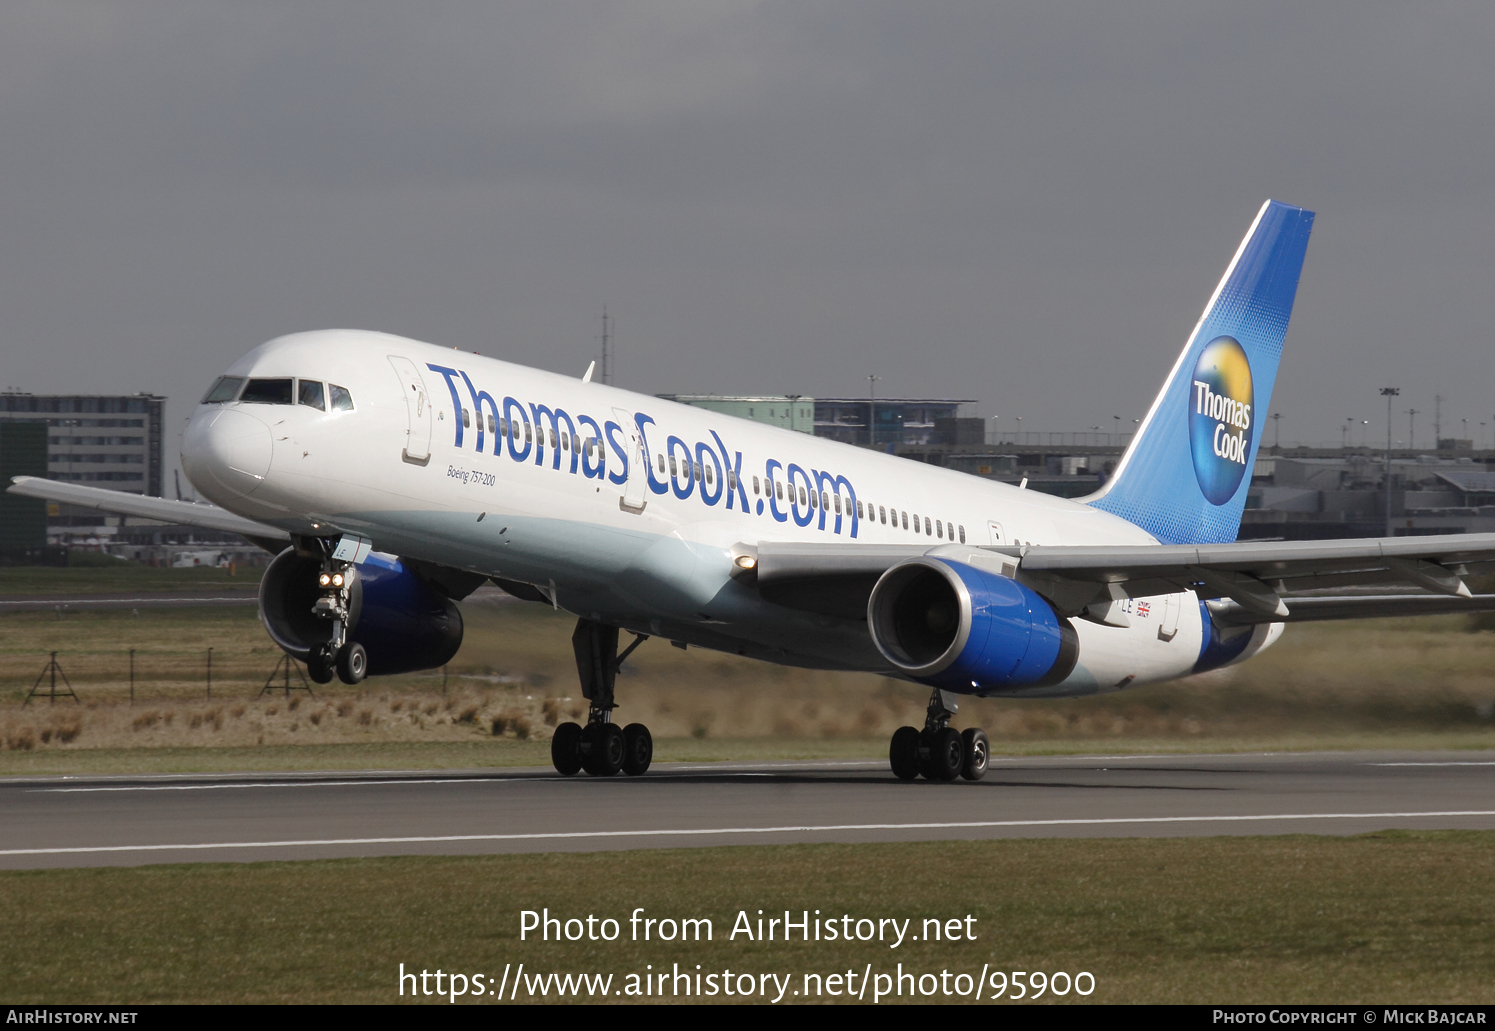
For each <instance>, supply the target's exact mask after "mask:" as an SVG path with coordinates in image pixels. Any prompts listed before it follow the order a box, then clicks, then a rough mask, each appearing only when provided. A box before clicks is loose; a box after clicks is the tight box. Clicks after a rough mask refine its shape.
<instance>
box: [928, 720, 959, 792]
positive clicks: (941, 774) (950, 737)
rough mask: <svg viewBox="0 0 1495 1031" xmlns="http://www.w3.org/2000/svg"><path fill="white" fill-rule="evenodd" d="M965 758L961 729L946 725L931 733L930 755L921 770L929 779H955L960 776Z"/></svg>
mask: <svg viewBox="0 0 1495 1031" xmlns="http://www.w3.org/2000/svg"><path fill="white" fill-rule="evenodd" d="M964 760H965V747H964V745H963V743H962V742H961V740H960V731H958V730H956V729H955V728H954V727H946V728H945V729H944V730H937V731H935V732H934V733H933V734H930V735H929V757H928V758H927V759H925V760H924V764H923V766H924V768H923V770H921V771H920V772H922V773H923V774H924V777H925V778H926V779H927V780H941V781H949V780H954V779H955V778H956V777H959V776H960V767H961V763H962V762H963V761H964Z"/></svg>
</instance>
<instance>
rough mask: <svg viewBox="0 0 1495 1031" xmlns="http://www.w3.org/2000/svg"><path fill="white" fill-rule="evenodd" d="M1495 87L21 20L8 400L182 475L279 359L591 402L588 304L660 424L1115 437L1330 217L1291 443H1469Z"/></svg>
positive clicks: (132, 17)
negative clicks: (224, 380)
mask: <svg viewBox="0 0 1495 1031" xmlns="http://www.w3.org/2000/svg"><path fill="white" fill-rule="evenodd" d="M1492 53H1495V9H1492V8H1491V7H1490V5H1489V4H1488V3H1484V4H1479V3H1468V4H1453V3H1446V4H1420V5H1406V4H1377V3H1373V2H1366V0H1357V2H1354V3H1351V2H1342V0H1333V2H1326V3H1320V4H1302V3H1291V4H1287V3H1283V4H1271V3H1256V2H1232V3H1224V4H1202V3H1200V2H1198V0H1191V2H1187V3H1183V2H1180V3H1130V4H1115V3H1106V4H1102V3H1096V4H1068V3H1061V2H1052V0H1051V2H1048V3H1044V4H1041V5H1039V4H1028V5H1013V6H1010V7H1009V6H1006V5H1002V4H997V3H991V2H980V3H969V4H967V3H932V2H928V0H925V2H921V3H918V4H914V3H901V4H885V3H875V2H870V0H855V2H845V3H835V2H827V3H815V2H805V0H795V2H792V3H747V2H744V3H711V2H706V0H683V2H679V3H674V2H633V3H612V4H590V3H561V2H556V0H545V2H537V3H528V4H505V3H491V2H490V3H481V4H471V5H468V4H444V3H431V2H425V3H421V4H408V3H407V4H399V5H382V4H378V3H370V2H367V0H359V2H357V3H349V4H335V3H318V4H315V5H303V4H295V3H266V4H254V3H247V2H235V3H230V4H213V3H208V2H204V0H193V2H191V3H183V4H171V3H133V2H126V0H111V2H108V3H98V4H78V3H68V2H62V0H45V2H38V3H31V4H25V3H8V4H6V5H4V7H3V8H0V354H3V367H0V386H10V387H16V388H19V389H22V390H28V391H33V392H75V391H77V392H106V393H107V392H119V391H137V390H149V391H153V392H158V393H165V394H167V395H169V397H170V401H169V403H168V416H169V421H170V423H171V425H172V426H173V427H174V429H173V434H172V436H173V438H174V437H175V436H176V435H177V430H178V429H179V427H180V425H181V422H182V420H183V419H184V418H185V417H186V415H187V414H188V413H189V412H190V408H191V405H192V403H194V402H195V401H196V399H197V397H198V396H199V395H200V394H201V392H202V390H203V389H204V387H205V386H206V385H207V384H208V383H209V381H210V380H211V379H212V377H213V376H214V375H216V374H217V373H218V372H219V371H220V370H221V369H222V367H223V366H225V365H227V364H228V363H229V362H230V361H232V360H233V359H234V358H235V357H237V356H238V355H239V354H241V353H243V352H244V351H246V350H248V349H249V348H251V347H253V346H255V345H257V344H258V343H260V342H262V341H264V340H266V339H269V338H271V337H274V336H276V335H279V334H281V333H285V332H290V331H296V330H304V329H316V328H323V327H329V326H355V327H363V328H369V329H380V330H387V331H390V332H395V333H403V334H408V335H411V336H415V337H418V338H421V339H424V340H430V341H433V342H436V343H440V344H447V345H452V346H457V347H461V348H463V349H467V350H477V351H481V352H483V353H484V354H490V355H497V356H501V357H505V358H510V359H513V360H516V361H521V362H525V363H529V364H533V365H538V366H541V367H544V368H548V369H554V370H557V371H564V372H568V373H575V374H578V375H579V374H580V373H581V372H582V371H583V370H584V369H585V368H586V364H587V361H588V360H589V359H590V358H591V357H593V355H594V354H595V352H596V349H597V342H596V336H597V334H598V333H599V331H600V322H599V319H598V316H599V315H600V313H601V310H602V307H603V305H604V304H606V305H607V307H608V310H609V311H610V312H611V313H613V314H614V315H615V316H616V317H617V355H618V359H617V377H616V381H617V382H619V383H620V384H621V385H623V386H627V387H631V388H634V389H638V390H642V391H646V392H650V393H657V392H667V391H711V392H728V393H736V392H747V391H755V392H756V391H767V392H775V393H783V392H794V393H801V394H811V395H821V396H832V395H861V394H864V393H865V391H866V390H867V376H868V374H869V373H873V374H876V375H877V376H879V377H880V382H878V384H877V391H878V393H879V394H880V395H883V396H888V395H910V396H925V395H939V396H964V397H972V398H978V399H979V400H980V407H979V409H978V411H979V413H980V414H983V415H986V416H991V415H997V416H999V417H1000V418H999V420H998V426H999V427H1000V428H1002V429H1009V428H1015V427H1016V417H1017V416H1022V417H1023V421H1022V427H1023V428H1024V429H1029V428H1031V429H1040V430H1082V429H1087V428H1089V427H1090V426H1093V425H1101V426H1103V427H1104V426H1108V424H1110V423H1111V422H1112V417H1113V416H1121V417H1123V418H1124V419H1126V420H1127V421H1130V420H1131V419H1133V418H1138V417H1140V416H1141V415H1142V414H1143V413H1144V412H1145V410H1146V408H1147V406H1148V404H1149V403H1150V402H1151V400H1152V397H1153V395H1154V394H1155V392H1156V391H1157V388H1158V385H1159V383H1160V382H1161V379H1162V377H1163V376H1164V374H1165V373H1166V372H1167V370H1168V367H1169V366H1170V364H1171V363H1172V361H1173V359H1174V357H1175V356H1176V354H1177V352H1178V350H1179V349H1180V347H1181V346H1182V345H1183V342H1184V339H1185V336H1186V334H1187V333H1188V331H1189V330H1190V329H1191V328H1192V326H1193V324H1194V322H1195V320H1196V319H1197V318H1198V316H1199V313H1200V310H1201V308H1202V307H1203V305H1204V303H1205V301H1206V300H1207V299H1208V297H1209V294H1210V291H1211V290H1212V289H1213V287H1214V285H1215V282H1216V281H1217V280H1218V278H1219V277H1220V275H1221V273H1222V272H1223V270H1224V266H1225V264H1226V262H1227V261H1228V260H1229V258H1230V255H1231V254H1232V252H1233V251H1234V249H1235V247H1236V245H1237V244H1238V242H1239V240H1240V238H1241V236H1242V235H1243V234H1244V232H1245V230H1246V229H1247V227H1248V226H1249V224H1250V221H1251V219H1252V217H1253V216H1254V215H1255V213H1256V210H1257V208H1258V207H1259V206H1260V205H1261V203H1262V201H1263V200H1264V199H1266V198H1267V197H1273V198H1276V199H1278V200H1281V201H1285V202H1287V203H1291V204H1298V205H1303V206H1305V207H1309V208H1312V209H1314V210H1315V211H1317V212H1318V221H1317V223H1316V226H1315V230H1314V235H1313V239H1312V242H1311V243H1310V245H1309V249H1308V260H1307V264H1306V265H1305V268H1304V274H1303V280H1302V283H1301V287H1300V290H1299V293H1298V303H1297V307H1296V309H1295V311H1294V314H1293V320H1292V324H1291V326H1290V328H1289V330H1288V338H1287V352H1286V355H1285V358H1284V361H1283V365H1282V374H1281V376H1280V378H1279V381H1278V384H1277V390H1276V393H1275V396H1274V397H1273V400H1272V410H1273V411H1279V412H1281V413H1283V419H1282V421H1281V433H1282V439H1283V441H1284V442H1287V441H1289V440H1299V439H1301V440H1310V441H1326V442H1329V441H1332V442H1337V441H1338V440H1339V439H1340V427H1341V426H1342V425H1344V421H1345V419H1346V418H1347V417H1355V418H1357V419H1362V418H1363V419H1369V420H1370V421H1371V425H1370V437H1371V439H1372V440H1373V441H1374V440H1377V439H1381V440H1384V438H1385V408H1384V404H1383V403H1382V399H1381V398H1380V397H1379V396H1378V395H1377V390H1378V388H1379V387H1381V386H1382V385H1384V384H1386V383H1393V384H1397V385H1399V386H1401V387H1402V389H1403V397H1402V398H1401V399H1400V403H1399V405H1398V416H1397V420H1396V422H1395V430H1396V437H1397V438H1398V439H1402V438H1404V437H1405V436H1406V429H1407V417H1406V415H1405V414H1403V413H1404V410H1405V409H1406V408H1408V407H1415V408H1417V409H1420V410H1425V411H1427V412H1428V413H1429V414H1428V415H1418V416H1417V426H1418V438H1419V439H1418V443H1419V444H1421V443H1430V442H1431V438H1432V418H1431V414H1430V413H1431V410H1432V408H1433V398H1434V394H1435V393H1437V392H1439V391H1441V392H1442V393H1443V394H1444V395H1445V396H1446V397H1447V398H1448V400H1447V401H1446V402H1445V403H1444V406H1443V407H1444V434H1445V435H1452V434H1453V432H1454V430H1455V429H1456V428H1457V427H1458V420H1460V419H1468V420H1469V433H1470V435H1471V436H1473V435H1476V434H1477V433H1478V432H1479V431H1478V424H1479V423H1480V422H1485V423H1491V422H1492V420H1495V391H1492V390H1491V389H1490V387H1491V385H1492V373H1495V349H1492V347H1491V341H1490V333H1489V328H1488V327H1489V325H1490V321H1491V320H1490V319H1489V318H1488V317H1487V312H1488V310H1489V309H1490V307H1491V306H1492V305H1495V290H1492V286H1495V281H1492V271H1495V190H1492V186H1495V117H1492V112H1495V75H1492V71H1491V60H1490V55H1491V54H1492ZM1483 432H1484V434H1485V437H1486V439H1487V440H1488V439H1489V436H1490V433H1491V427H1490V426H1486V427H1485V428H1484V430H1483ZM1266 442H1267V443H1270V442H1271V441H1270V438H1268V439H1267V441H1266ZM173 445H174V441H173ZM173 450H174V447H173Z"/></svg>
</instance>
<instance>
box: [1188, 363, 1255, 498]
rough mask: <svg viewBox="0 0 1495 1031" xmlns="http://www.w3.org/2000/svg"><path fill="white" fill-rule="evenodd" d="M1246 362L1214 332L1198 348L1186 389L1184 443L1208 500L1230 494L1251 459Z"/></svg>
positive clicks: (1251, 398)
mask: <svg viewBox="0 0 1495 1031" xmlns="http://www.w3.org/2000/svg"><path fill="white" fill-rule="evenodd" d="M1254 402H1255V397H1254V395H1253V391H1252V385H1251V363H1250V362H1248V361H1247V360H1246V352H1245V351H1244V350H1242V348H1241V345H1240V344H1239V343H1237V342H1236V341H1235V340H1234V339H1232V338H1231V337H1223V336H1222V337H1215V339H1213V340H1211V341H1210V342H1209V344H1208V345H1206V346H1205V348H1204V350H1203V351H1202V352H1200V355H1199V362H1198V363H1197V364H1196V365H1195V366H1194V383H1193V389H1192V390H1190V392H1189V447H1190V449H1191V450H1192V451H1193V454H1194V475H1195V476H1196V477H1198V479H1199V489H1200V490H1202V491H1203V492H1204V496H1205V497H1206V498H1208V499H1209V502H1210V504H1212V505H1223V504H1225V503H1226V502H1227V501H1229V500H1230V499H1231V498H1232V497H1234V496H1235V492H1236V488H1238V487H1239V486H1240V485H1241V478H1242V477H1244V476H1245V474H1246V463H1247V462H1248V461H1249V460H1250V458H1251V427H1252V418H1251V414H1252V412H1251V406H1252V404H1253V403H1254Z"/></svg>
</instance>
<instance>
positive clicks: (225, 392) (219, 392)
mask: <svg viewBox="0 0 1495 1031" xmlns="http://www.w3.org/2000/svg"><path fill="white" fill-rule="evenodd" d="M243 385H244V377H243V376H219V377H218V379H217V380H215V381H214V383H213V385H212V386H211V387H209V388H208V392H207V393H206V394H204V395H203V399H202V403H203V404H205V405H218V404H222V403H223V402H225V401H232V400H233V399H234V395H235V394H237V393H238V392H239V388H240V387H242V386H243Z"/></svg>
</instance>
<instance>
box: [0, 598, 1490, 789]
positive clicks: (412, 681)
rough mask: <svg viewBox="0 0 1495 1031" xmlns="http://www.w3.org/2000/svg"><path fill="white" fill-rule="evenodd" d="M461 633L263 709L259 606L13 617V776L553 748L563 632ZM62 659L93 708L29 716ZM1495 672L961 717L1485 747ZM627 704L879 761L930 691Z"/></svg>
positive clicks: (1135, 743)
mask: <svg viewBox="0 0 1495 1031" xmlns="http://www.w3.org/2000/svg"><path fill="white" fill-rule="evenodd" d="M465 615H466V619H467V628H468V629H467V638H466V642H465V643H464V645H463V649H462V651H461V652H460V653H459V654H458V656H457V658H456V659H455V660H454V661H453V662H452V663H451V665H450V667H449V668H448V670H446V671H445V673H444V674H443V672H442V671H435V672H432V673H424V674H415V675H410V676H402V677H390V678H379V679H376V680H372V681H369V682H368V683H366V684H364V685H360V686H359V687H358V688H348V687H345V686H343V685H340V684H336V683H334V684H330V685H327V686H325V687H315V688H314V691H315V694H314V695H311V696H308V695H306V694H305V693H303V692H299V691H293V692H292V694H291V696H290V697H286V695H285V693H284V690H283V680H277V681H276V685H277V690H276V691H275V692H274V693H272V694H269V695H265V696H260V689H261V688H262V687H263V686H264V684H265V679H266V677H267V676H268V675H269V673H270V671H271V669H272V668H274V666H275V664H276V662H277V661H278V659H279V658H280V653H279V652H278V650H276V649H275V648H274V646H273V645H272V644H271V643H270V642H269V640H268V638H266V636H265V634H264V631H263V629H262V628H261V627H260V625H259V622H258V620H257V618H256V617H255V614H254V611H253V609H252V608H250V607H247V606H246V607H244V608H237V607H236V608H230V609H216V610H183V609H148V608H147V609H140V610H138V615H136V614H134V613H131V612H130V611H127V610H126V611H105V612H85V613H80V614H74V615H70V616H67V617H65V618H64V619H62V620H60V621H59V620H58V619H56V617H55V616H54V615H53V614H51V613H8V614H4V615H0V747H3V748H4V749H5V752H4V753H3V755H4V756H6V757H7V758H6V759H4V760H0V769H10V770H19V769H30V768H33V765H34V764H32V763H30V762H20V761H19V760H21V759H22V757H23V756H24V755H26V754H28V753H69V752H79V751H99V750H107V751H110V752H116V753H124V752H128V751H130V750H139V749H188V750H190V749H197V750H203V749H210V748H255V747H261V748H280V747H283V746H313V745H314V746H320V747H331V746H344V745H347V746H355V745H356V746H365V745H370V744H374V743H379V742H382V743H386V744H389V745H414V744H428V745H433V746H435V745H456V744H462V743H467V744H476V743H479V742H488V743H492V742H494V740H495V738H497V739H499V740H507V741H520V742H543V741H545V740H547V739H548V738H549V735H550V733H551V728H553V727H554V726H555V725H556V724H557V723H559V722H561V721H563V720H568V719H576V718H578V717H580V716H581V715H582V714H583V712H584V711H585V703H584V700H583V699H582V698H580V696H579V692H578V691H577V690H576V688H575V687H574V684H575V670H574V665H573V659H572V656H571V647H570V641H569V635H570V630H571V620H570V618H569V617H566V616H565V615H564V614H557V613H554V612H552V611H551V610H550V609H548V608H546V607H544V606H539V605H529V604H522V603H513V604H498V605H495V604H485V605H469V606H467V607H466V609H465ZM209 647H212V648H213V683H212V697H211V698H210V697H208V685H207V678H206V673H207V649H208V648H209ZM54 648H55V649H57V650H58V651H59V653H60V654H59V661H60V662H61V664H62V667H63V669H64V671H65V672H66V673H67V676H68V678H69V679H70V681H71V683H72V685H73V687H74V689H75V690H76V691H77V692H78V694H79V696H80V698H81V699H82V702H83V704H82V705H74V704H73V703H72V702H71V701H62V702H59V703H58V704H57V705H56V706H48V705H46V704H38V703H36V702H33V703H32V704H31V705H29V706H27V707H24V708H23V707H22V706H21V701H22V699H23V698H24V696H25V694H26V692H27V691H28V690H29V689H30V687H31V685H32V683H33V682H34V681H35V679H36V675H37V673H38V672H39V671H40V670H41V668H42V667H43V665H44V664H45V662H46V656H47V653H48V652H49V651H51V650H53V649H54ZM130 648H134V649H135V650H136V702H135V704H134V705H133V706H131V705H129V704H128V698H129V683H128V677H127V672H128V668H129V667H128V663H129V658H128V652H129V649H130ZM1492 669H1495V633H1491V632H1489V631H1480V632H1470V631H1469V629H1468V625H1467V623H1466V622H1465V621H1464V620H1463V619H1461V618H1459V617H1443V618H1435V619H1424V620H1416V621H1412V620H1406V621H1377V622H1374V623H1346V624H1323V625H1319V626H1301V627H1292V628H1290V629H1289V632H1288V634H1287V635H1286V637H1285V639H1284V640H1283V642H1282V643H1280V644H1279V645H1278V646H1277V647H1276V648H1274V649H1272V650H1270V651H1268V652H1266V653H1265V654H1264V655H1262V656H1260V657H1258V658H1256V659H1254V660H1252V661H1251V662H1250V663H1247V664H1245V665H1243V666H1241V667H1236V668H1232V669H1229V670H1223V671H1217V672H1215V673H1210V674H1206V675H1204V676H1202V677H1197V678H1193V679H1191V680H1189V681H1186V682H1180V683H1177V684H1172V685H1161V686H1157V687H1148V688H1140V689H1137V690H1135V691H1129V692H1123V693H1120V694H1114V695H1107V696H1102V697H1098V698H1089V699H1071V700H1058V701H1052V702H1013V701H998V700H987V701H979V700H970V701H968V702H966V703H965V704H964V706H963V711H962V713H961V715H960V719H959V721H958V722H960V723H963V724H974V725H980V726H984V727H985V728H986V729H987V731H988V733H990V734H991V735H992V737H993V739H994V741H995V742H996V744H997V748H998V750H1001V751H1038V750H1043V751H1052V750H1062V751H1073V750H1090V749H1097V748H1102V749H1117V750H1136V749H1137V748H1138V747H1147V748H1163V749H1168V750H1183V749H1189V750H1198V749H1202V750H1213V749H1222V748H1224V749H1236V748H1250V747H1276V748H1281V747H1374V746H1375V745H1376V744H1378V743H1379V744H1386V745H1393V746H1402V747H1412V745H1411V743H1410V742H1412V741H1414V740H1415V741H1416V742H1417V743H1418V744H1417V746H1418V747H1437V746H1438V745H1439V744H1440V743H1444V744H1447V745H1448V746H1454V745H1457V747H1461V748H1471V747H1473V748H1487V747H1495V719H1492V716H1495V676H1492V673H1491V670H1492ZM443 683H444V684H445V687H444V688H443ZM292 684H293V685H298V684H299V679H298V678H295V677H293V679H292ZM44 686H45V685H44ZM618 694H619V698H620V701H621V703H622V704H621V706H620V708H619V711H618V715H619V717H620V718H621V719H624V720H627V721H634V720H640V721H642V722H645V723H647V724H649V726H650V728H651V729H652V730H653V731H654V733H655V736H656V738H657V739H659V740H661V741H665V740H672V739H678V740H680V741H682V742H683V741H692V740H693V741H696V742H701V743H706V742H712V741H723V740H734V741H742V742H744V743H746V742H749V741H758V740H771V739H777V740H780V741H803V742H822V743H824V745H825V746H826V747H828V746H829V745H830V743H834V742H841V743H844V744H847V745H852V744H853V743H854V744H855V747H853V748H852V749H851V750H852V751H855V752H857V754H867V755H876V754H880V753H881V752H882V750H883V747H884V743H885V741H886V738H887V735H888V734H889V733H890V732H891V731H892V730H893V729H894V728H896V727H898V726H900V725H902V724H905V723H917V722H918V721H919V720H920V719H921V714H922V709H923V703H924V695H925V692H924V691H923V689H921V688H919V687H917V686H915V685H910V684H905V683H900V682H897V681H892V680H888V679H885V678H880V677H874V676H870V675H863V674H844V673H828V672H817V671H807V670H796V669H788V668H784V667H777V666H769V665H765V664H762V663H757V662H753V661H751V660H747V659H741V658H738V657H735V656H728V655H719V654H716V653H711V652H701V651H697V650H695V649H692V650H690V651H689V652H682V651H680V650H679V649H674V648H669V647H666V646H664V645H663V643H662V642H652V641H651V642H649V643H648V644H646V645H645V646H644V647H642V648H640V649H639V650H638V651H637V652H635V653H634V655H633V657H631V658H630V659H629V661H628V663H627V664H626V665H625V666H624V669H623V672H622V674H621V675H620V677H619V680H618ZM837 751H838V753H840V754H845V752H846V749H844V748H838V749H837ZM507 754H510V755H514V754H518V753H512V752H511V753H507ZM526 754H527V753H526ZM499 761H507V760H499ZM541 761H543V759H542V760H541ZM483 764H484V765H486V764H487V763H486V762H485V763H483Z"/></svg>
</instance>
